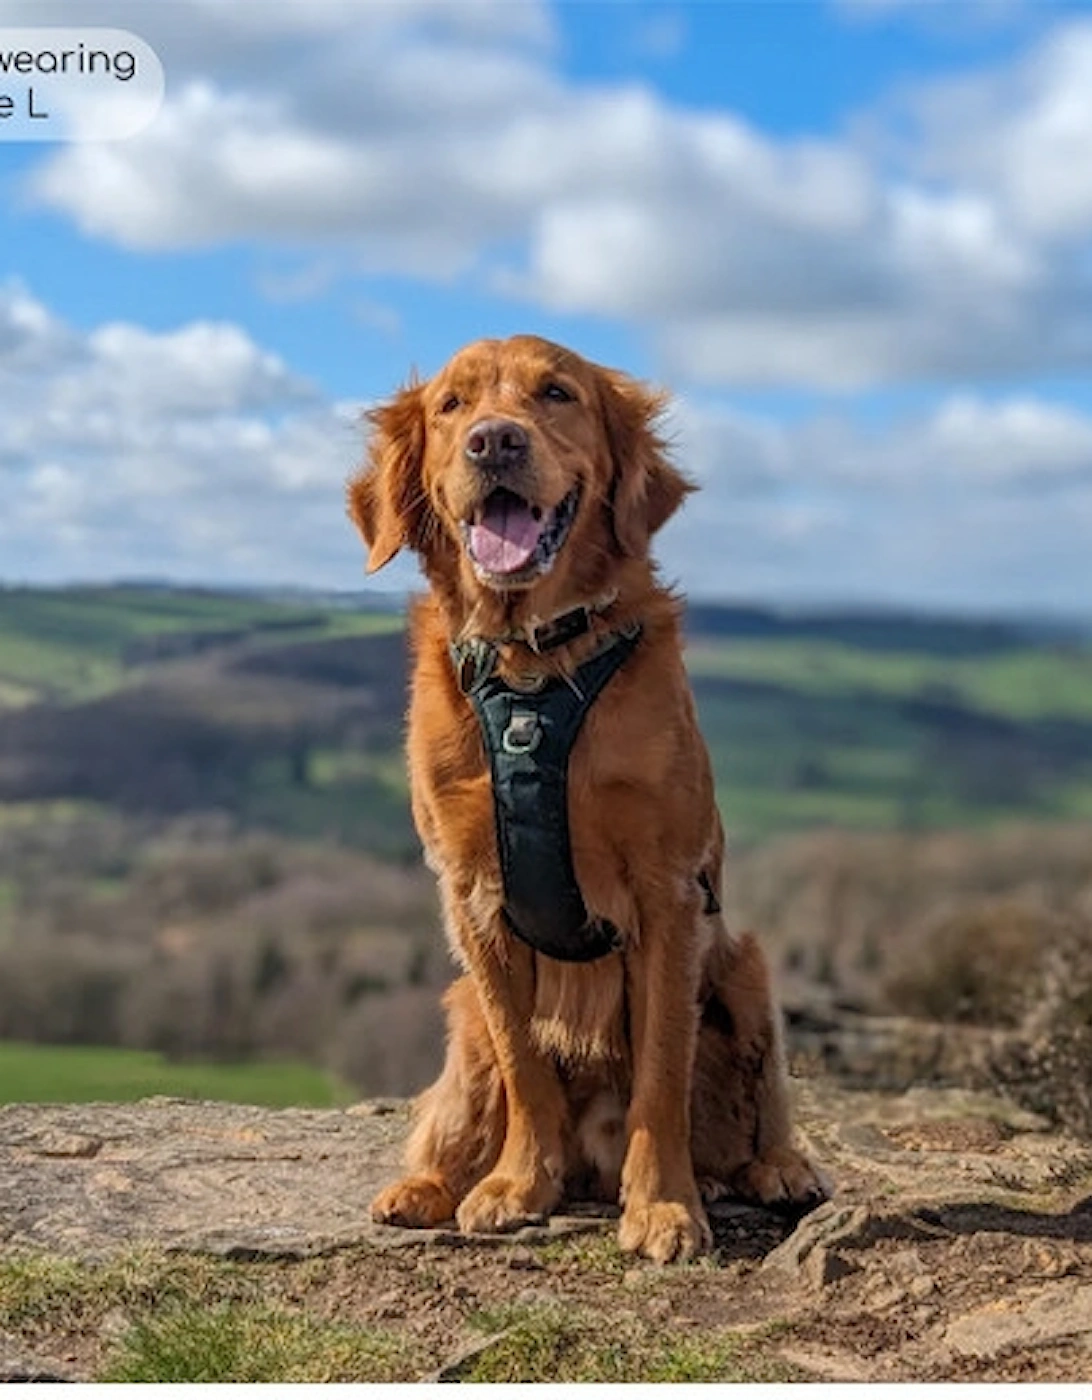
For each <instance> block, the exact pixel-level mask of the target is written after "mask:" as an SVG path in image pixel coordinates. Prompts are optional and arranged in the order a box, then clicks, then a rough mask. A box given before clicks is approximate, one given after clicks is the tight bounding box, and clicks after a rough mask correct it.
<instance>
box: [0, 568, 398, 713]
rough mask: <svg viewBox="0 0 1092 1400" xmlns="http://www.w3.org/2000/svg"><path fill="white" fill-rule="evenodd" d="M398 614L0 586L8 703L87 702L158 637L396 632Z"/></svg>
mask: <svg viewBox="0 0 1092 1400" xmlns="http://www.w3.org/2000/svg"><path fill="white" fill-rule="evenodd" d="M400 626H401V619H400V618H399V617H398V616H397V614H394V613H387V612H361V611H357V610H349V609H346V610H344V611H341V610H335V609H331V608H328V607H321V608H316V607H309V606H303V605H293V604H285V603H279V602H274V601H267V600H265V599H262V598H256V597H255V598H252V597H248V596H246V595H238V596H236V595H230V594H219V593H212V592H205V591H202V590H193V591H187V590H184V589H179V590H177V591H176V590H168V589H140V588H74V589H57V590H53V589H29V588H27V589H23V588H0V708H3V707H4V706H5V705H21V704H28V703H30V702H31V701H33V700H35V699H37V698H50V699H54V700H58V699H59V700H69V701H70V700H86V699H91V698H93V697H95V696H98V695H104V694H108V693H109V692H110V691H112V690H115V689H116V688H117V687H118V686H120V685H123V684H124V683H125V681H126V677H127V674H128V673H131V671H132V670H133V667H132V666H131V665H128V664H127V663H126V654H127V651H128V650H129V649H131V648H132V647H133V645H134V644H135V643H139V642H141V641H147V640H149V639H152V638H157V637H169V636H171V635H172V634H174V635H183V634H189V635H197V634H201V633H205V634H215V633H225V634H226V633H229V632H244V633H247V634H248V641H249V643H250V644H251V645H275V644H277V643H278V642H282V643H283V642H284V641H285V640H286V639H290V640H293V641H296V640H303V639H305V638H306V639H318V638H323V637H338V636H352V635H357V634H368V633H372V632H376V631H390V630H392V629H397V628H398V627H400Z"/></svg>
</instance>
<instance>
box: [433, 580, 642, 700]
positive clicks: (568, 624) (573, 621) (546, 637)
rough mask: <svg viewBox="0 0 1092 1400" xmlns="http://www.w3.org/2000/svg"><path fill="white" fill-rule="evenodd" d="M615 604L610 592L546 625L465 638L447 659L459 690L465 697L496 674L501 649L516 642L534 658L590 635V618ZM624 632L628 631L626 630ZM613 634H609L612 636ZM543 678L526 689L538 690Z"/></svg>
mask: <svg viewBox="0 0 1092 1400" xmlns="http://www.w3.org/2000/svg"><path fill="white" fill-rule="evenodd" d="M617 601H618V590H617V589H616V588H615V589H612V591H611V592H610V593H607V594H604V595H603V597H602V598H597V599H596V600H595V601H594V602H591V603H580V604H578V605H577V606H576V607H575V608H569V609H567V610H566V611H565V612H561V613H555V615H554V616H553V617H551V618H547V619H546V621H544V622H543V621H539V620H535V621H534V622H530V623H528V625H527V626H526V627H518V628H516V629H515V630H514V631H512V632H503V633H501V635H500V636H497V637H465V638H463V639H462V640H461V641H457V642H453V643H452V644H451V658H452V663H453V665H454V667H455V675H456V678H457V679H458V682H459V689H460V690H461V691H462V692H463V694H464V695H469V694H470V692H471V691H472V690H473V689H474V688H475V686H478V685H480V684H481V683H482V682H483V681H484V680H487V679H488V678H489V677H490V676H491V675H492V674H493V672H494V671H495V670H496V666H497V657H498V654H499V652H500V648H501V647H502V646H506V645H509V644H511V643H513V642H517V643H519V644H520V645H522V646H525V647H529V648H530V650H531V651H533V652H534V653H535V655H536V656H542V655H543V654H544V653H545V652H548V651H553V650H554V649H555V648H557V647H561V646H565V645H566V643H568V642H575V641H576V639H577V638H578V637H583V636H586V635H587V634H588V632H590V631H591V625H592V618H593V617H600V616H602V614H603V613H605V612H606V611H607V609H608V608H610V607H612V606H613V605H614V604H615V603H616V602H617ZM626 630H627V631H629V630H632V629H626ZM613 635H614V634H612V636H613ZM545 679H546V678H545V677H542V678H541V680H540V681H539V682H538V683H537V684H536V685H532V686H528V687H527V689H529V690H534V689H541V687H542V685H543V684H544V683H545Z"/></svg>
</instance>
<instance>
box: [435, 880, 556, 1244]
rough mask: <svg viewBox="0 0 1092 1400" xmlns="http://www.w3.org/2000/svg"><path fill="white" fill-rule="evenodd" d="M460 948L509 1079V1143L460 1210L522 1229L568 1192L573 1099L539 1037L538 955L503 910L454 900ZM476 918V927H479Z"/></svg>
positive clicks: (491, 1224) (467, 1227)
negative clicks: (479, 912) (516, 934)
mask: <svg viewBox="0 0 1092 1400" xmlns="http://www.w3.org/2000/svg"><path fill="white" fill-rule="evenodd" d="M449 911H450V913H451V915H452V916H453V918H454V921H455V924H456V929H455V931H456V935H457V938H458V943H459V947H460V949H461V951H462V954H463V957H464V958H465V960H466V962H467V964H468V967H469V970H470V973H471V975H472V976H473V978H474V981H475V983H476V986H477V991H478V996H479V999H480V1003H481V1008H482V1013H483V1015H484V1018H485V1022H486V1026H487V1028H488V1031H489V1037H490V1040H491V1041H492V1044H493V1053H494V1055H495V1056H496V1062H497V1068H498V1070H499V1071H500V1076H501V1080H502V1082H503V1084H504V1096H505V1108H506V1117H505V1132H504V1145H503V1147H502V1148H501V1153H500V1156H499V1158H498V1159H497V1162H496V1164H495V1166H494V1167H493V1169H492V1171H491V1172H490V1173H489V1175H488V1176H486V1177H485V1178H484V1179H483V1180H482V1181H480V1182H478V1184H477V1186H475V1187H474V1188H473V1190H472V1191H471V1192H470V1193H469V1194H468V1195H467V1196H466V1197H465V1198H464V1200H463V1202H462V1204H461V1205H460V1206H459V1208H458V1210H457V1211H456V1216H455V1218H456V1220H457V1221H458V1223H459V1228H460V1229H461V1230H463V1231H465V1232H466V1233H474V1232H477V1231H483V1230H484V1231H492V1230H514V1229H517V1228H518V1227H519V1226H520V1225H525V1224H527V1223H528V1222H529V1221H533V1220H538V1219H541V1218H542V1216H543V1215H545V1214H547V1213H548V1212H549V1211H550V1210H552V1209H553V1207H554V1206H555V1205H556V1204H557V1203H558V1201H559V1200H560V1199H561V1191H562V1185H563V1182H564V1177H565V1155H564V1154H565V1133H566V1113H567V1109H566V1104H565V1096H564V1092H563V1090H562V1088H561V1084H560V1082H559V1080H558V1077H557V1073H556V1071H555V1069H554V1067H553V1065H552V1064H551V1063H550V1061H549V1060H548V1059H547V1058H546V1057H545V1056H544V1055H542V1054H541V1053H540V1052H539V1051H538V1050H537V1049H536V1048H535V1046H534V1045H533V1044H532V1041H531V1036H530V1025H531V1017H532V1014H533V1012H534V1000H535V981H534V954H533V953H532V952H531V950H530V949H529V948H527V947H525V946H524V945H523V944H522V943H519V942H518V941H517V940H515V939H514V938H512V936H511V935H510V934H509V933H508V932H507V930H506V929H505V928H504V926H503V924H502V923H501V919H500V914H499V912H498V913H496V914H493V915H491V916H490V917H489V919H488V921H487V924H486V927H484V928H483V927H482V923H483V922H486V921H479V920H474V921H473V922H472V921H471V919H470V917H469V916H468V914H467V912H466V909H465V906H464V907H463V909H461V910H460V909H459V904H458V903H456V902H455V901H453V902H452V903H451V904H450V905H449ZM475 925H476V926H475Z"/></svg>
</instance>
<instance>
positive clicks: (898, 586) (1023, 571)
mask: <svg viewBox="0 0 1092 1400" xmlns="http://www.w3.org/2000/svg"><path fill="white" fill-rule="evenodd" d="M674 424H675V427H676V429H677V434H678V448H679V456H680V460H681V461H683V462H684V463H685V464H686V466H687V467H688V468H689V469H690V470H691V471H692V472H693V474H694V475H695V476H696V477H697V479H698V481H699V483H700V485H701V487H702V491H701V493H700V495H698V496H697V497H696V498H694V500H693V501H692V502H691V504H690V505H689V507H688V508H687V510H686V511H684V512H683V513H682V514H681V515H680V516H679V517H677V518H676V519H675V520H674V521H672V522H671V523H670V524H669V525H668V526H667V528H666V530H665V532H664V536H663V542H662V546H661V555H662V557H663V560H664V565H665V569H666V571H667V573H668V574H669V575H672V576H678V577H680V578H681V579H682V581H683V582H684V583H685V585H686V587H687V588H688V590H689V591H690V592H691V593H697V594H703V595H706V596H712V597H721V598H723V597H739V598H754V597H764V598H770V599H776V600H780V601H783V602H792V603H796V604H806V603H810V604H813V605H814V604H819V603H831V602H842V603H845V602H850V603H856V604H857V605H862V604H864V605H874V604H878V603H885V602H886V603H892V604H901V605H911V606H914V605H917V606H934V607H940V608H958V607H965V608H971V609H977V610H980V611H989V610H999V609H1010V610H1013V611H1034V610H1037V609H1041V610H1046V611H1050V610H1059V611H1067V612H1070V613H1073V614H1080V615H1085V616H1086V615H1087V611H1088V602H1087V594H1088V589H1087V579H1088V563H1087V540H1088V530H1089V526H1090V525H1092V416H1090V415H1087V414H1082V413H1078V412H1076V411H1074V410H1072V409H1070V408H1066V407H1064V406H1059V405H1057V404H1053V403H1050V402H1046V401H1041V400H1037V399H1033V398H1029V397H1023V398H1013V399H1002V400H1000V401H996V402H990V401H987V400H983V399H981V398H975V397H971V396H967V395H955V396H952V397H950V398H948V399H947V400H945V401H943V402H942V403H940V404H939V405H937V406H936V407H934V408H931V409H929V410H926V411H923V412H920V413H918V414H917V415H913V416H909V417H903V418H899V419H895V420H893V421H891V422H889V423H887V424H885V425H884V426H883V427H882V428H878V427H873V428H866V427H864V426H862V425H861V424H859V423H856V422H854V421H853V420H851V419H848V418H847V417H845V416H844V415H842V414H825V415H822V416H819V417H815V418H812V419H807V420H804V421H801V422H799V423H796V424H791V425H789V424H784V423H777V422H774V421H771V420H766V419H763V418H761V417H757V416H755V415H753V414H741V413H739V412H737V411H734V410H732V409H731V408H730V407H725V406H723V405H719V406H718V405H716V404H710V403H709V402H683V403H680V404H679V405H678V406H677V408H676V410H675V414H674Z"/></svg>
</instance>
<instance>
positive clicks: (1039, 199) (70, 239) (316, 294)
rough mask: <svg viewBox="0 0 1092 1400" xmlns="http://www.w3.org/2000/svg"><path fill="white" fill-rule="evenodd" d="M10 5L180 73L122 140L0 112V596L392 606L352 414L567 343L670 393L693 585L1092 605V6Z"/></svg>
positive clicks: (675, 562) (738, 2) (152, 1)
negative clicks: (362, 528) (485, 341)
mask: <svg viewBox="0 0 1092 1400" xmlns="http://www.w3.org/2000/svg"><path fill="white" fill-rule="evenodd" d="M18 26H39V27H40V26H69V27H77V26H78V27H80V28H81V29H86V28H87V27H90V26H93V27H110V28H114V29H121V30H127V31H129V32H130V33H131V34H133V35H136V36H138V37H139V39H141V40H142V41H143V42H144V43H145V44H146V45H148V46H150V49H151V50H152V51H153V52H154V54H155V55H156V56H157V57H158V60H159V62H160V64H161V66H162V73H163V82H164V87H163V97H162V102H161V103H160V105H158V107H157V108H154V110H152V111H151V112H149V113H148V114H147V115H148V116H149V117H150V120H147V121H146V124H145V125H144V126H143V128H142V129H141V130H139V131H137V132H136V133H135V134H129V135H120V136H118V137H117V138H116V139H114V138H113V137H111V135H110V133H109V132H106V133H105V134H103V133H102V132H85V133H83V135H84V137H85V139H78V140H77V139H71V140H64V139H62V140H54V141H44V140H35V141H26V140H22V139H12V134H13V133H14V134H15V135H16V136H18V135H19V134H20V133H21V132H24V131H25V130H26V123H24V124H23V125H22V126H18V125H13V124H10V123H9V125H8V127H7V128H6V129H5V127H4V122H3V120H2V119H0V491H2V495H0V582H3V583H7V584H17V583H50V584H52V583H68V582H81V581H82V582H96V581H105V580H116V579H160V580H171V581H175V582H179V583H201V584H207V585H247V586H251V585H262V586H274V587H279V586H304V587H315V588H320V589H323V590H352V589H356V588H359V587H361V586H363V585H364V583H365V579H364V575H363V551H362V548H361V546H360V543H359V541H358V540H357V539H356V537H355V536H354V534H353V532H352V529H351V527H350V526H349V524H348V522H347V521H346V519H345V516H344V505H343V497H344V485H345V480H346V477H347V476H348V475H349V473H350V472H351V471H352V470H353V468H354V465H355V464H356V463H358V462H359V460H360V458H361V455H362V444H363V429H362V427H361V423H360V414H361V410H362V409H364V408H366V407H367V406H368V405H370V404H374V403H376V402H377V401H381V400H382V399H383V398H384V397H386V396H388V395H389V394H391V393H392V392H393V391H394V390H395V389H396V388H397V387H398V386H399V385H400V384H401V383H403V382H405V381H406V379H407V378H408V376H409V375H410V373H411V371H416V372H418V373H420V374H422V375H429V374H431V373H433V372H434V371H435V370H437V369H438V368H439V367H440V366H441V365H442V364H443V363H444V361H445V360H446V359H447V358H448V357H449V356H450V355H451V354H452V353H453V352H454V351H455V350H456V349H457V348H458V347H459V346H460V345H462V344H464V343H466V342H467V341H470V340H473V339H476V338H478V337H479V336H505V335H510V334H514V333H518V332H533V333H536V334H540V335H545V336H547V337H549V338H551V339H555V340H559V341H561V342H563V343H565V344H567V345H570V346H572V347H573V348H574V349H576V350H578V351H580V352H581V353H582V354H584V355H586V356H588V357H589V358H591V359H593V360H597V361H600V362H602V363H606V364H611V365H614V366H616V367H618V368H621V369H625V370H627V371H629V372H630V373H633V374H635V375H637V376H638V377H640V378H643V379H646V380H649V381H651V382H653V383H656V384H658V385H662V386H663V387H665V388H666V389H668V390H669V391H670V393H671V395H672V406H671V409H670V411H669V415H668V421H667V426H668V430H669V433H670V436H671V440H672V443H673V448H674V452H675V456H676V460H677V461H678V462H679V464H680V465H681V466H682V467H683V468H684V469H685V470H686V471H687V472H688V473H689V474H690V475H691V476H692V477H693V478H694V479H695V480H696V481H697V482H698V483H699V484H700V486H701V488H702V489H701V492H700V494H698V495H696V496H693V497H691V498H690V500H689V502H688V504H687V506H686V507H685V509H684V511H683V512H682V513H681V514H680V515H679V516H678V517H677V518H676V519H675V520H673V521H672V522H671V523H670V524H669V525H668V526H667V527H666V528H665V529H664V531H663V532H662V533H661V534H660V535H659V536H658V537H657V545H656V548H657V554H658V557H659V559H660V561H661V565H662V572H663V575H664V577H665V578H666V579H668V580H669V581H671V582H673V583H676V584H678V585H680V586H681V587H682V588H683V589H685V590H686V591H688V592H689V593H690V594H691V595H692V596H695V597H700V598H706V599H713V598H717V599H725V600H731V601H737V602H742V601H745V602H755V603H766V604H775V605H781V606H788V607H803V608H829V607H846V606H850V607H857V608H862V607H866V608H872V607H889V606H895V607H900V608H907V607H909V608H914V609H919V610H929V611H943V612H953V611H969V612H974V613H977V614H991V613H992V614H999V613H1008V614H1014V613H1016V614H1035V615H1048V616H1057V617H1059V618H1065V617H1080V618H1084V619H1087V618H1089V617H1090V616H1092V594H1090V584H1092V562H1090V559H1092V377H1090V370H1092V3H1060V2H1059V3H1053V0H935V3H934V0H799V3H796V2H795V0H751V2H750V3H747V2H746V0H730V2H729V0H700V2H699V3H681V0H680V3H672V0H650V3H640V2H639V0H632V2H631V3H627V0H610V2H609V3H591V0H461V3H460V0H0V59H2V58H3V54H4V52H5V50H9V51H10V50H12V49H13V48H14V47H16V43H15V39H16V36H14V35H13V34H12V29H13V28H14V27H18ZM142 52H143V51H142ZM27 81H28V80H26V79H21V78H18V77H17V76H14V75H13V74H12V72H11V71H10V69H9V71H8V73H7V74H6V75H5V73H4V72H2V71H0V113H2V110H3V98H4V96H5V94H7V95H9V96H12V97H13V98H14V99H15V100H17V101H18V100H22V89H23V88H25V87H26V85H27ZM43 81H44V80H43ZM66 81H67V80H66ZM76 81H77V79H76V78H73V79H72V82H73V83H75V82H76ZM103 81H104V82H105V81H106V80H105V79H104V80H103ZM115 86H116V87H117V89H118V91H120V90H121V88H120V84H115ZM135 86H136V85H135V84H134V86H133V89H132V91H135ZM46 90H48V88H47V89H46ZM71 90H72V91H74V90H75V89H71ZM82 91H83V90H82V89H81V92H82ZM81 100H82V98H81ZM142 120H143V118H142ZM415 580H416V571H415V568H414V566H413V563H412V561H411V560H400V561H398V562H397V563H396V564H394V565H392V566H391V567H390V569H388V570H387V571H385V573H384V574H382V575H379V576H377V577H376V578H374V579H371V580H368V582H369V584H370V585H376V584H379V585H383V586H387V587H390V588H394V589H403V588H406V587H407V586H413V585H414V583H415Z"/></svg>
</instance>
